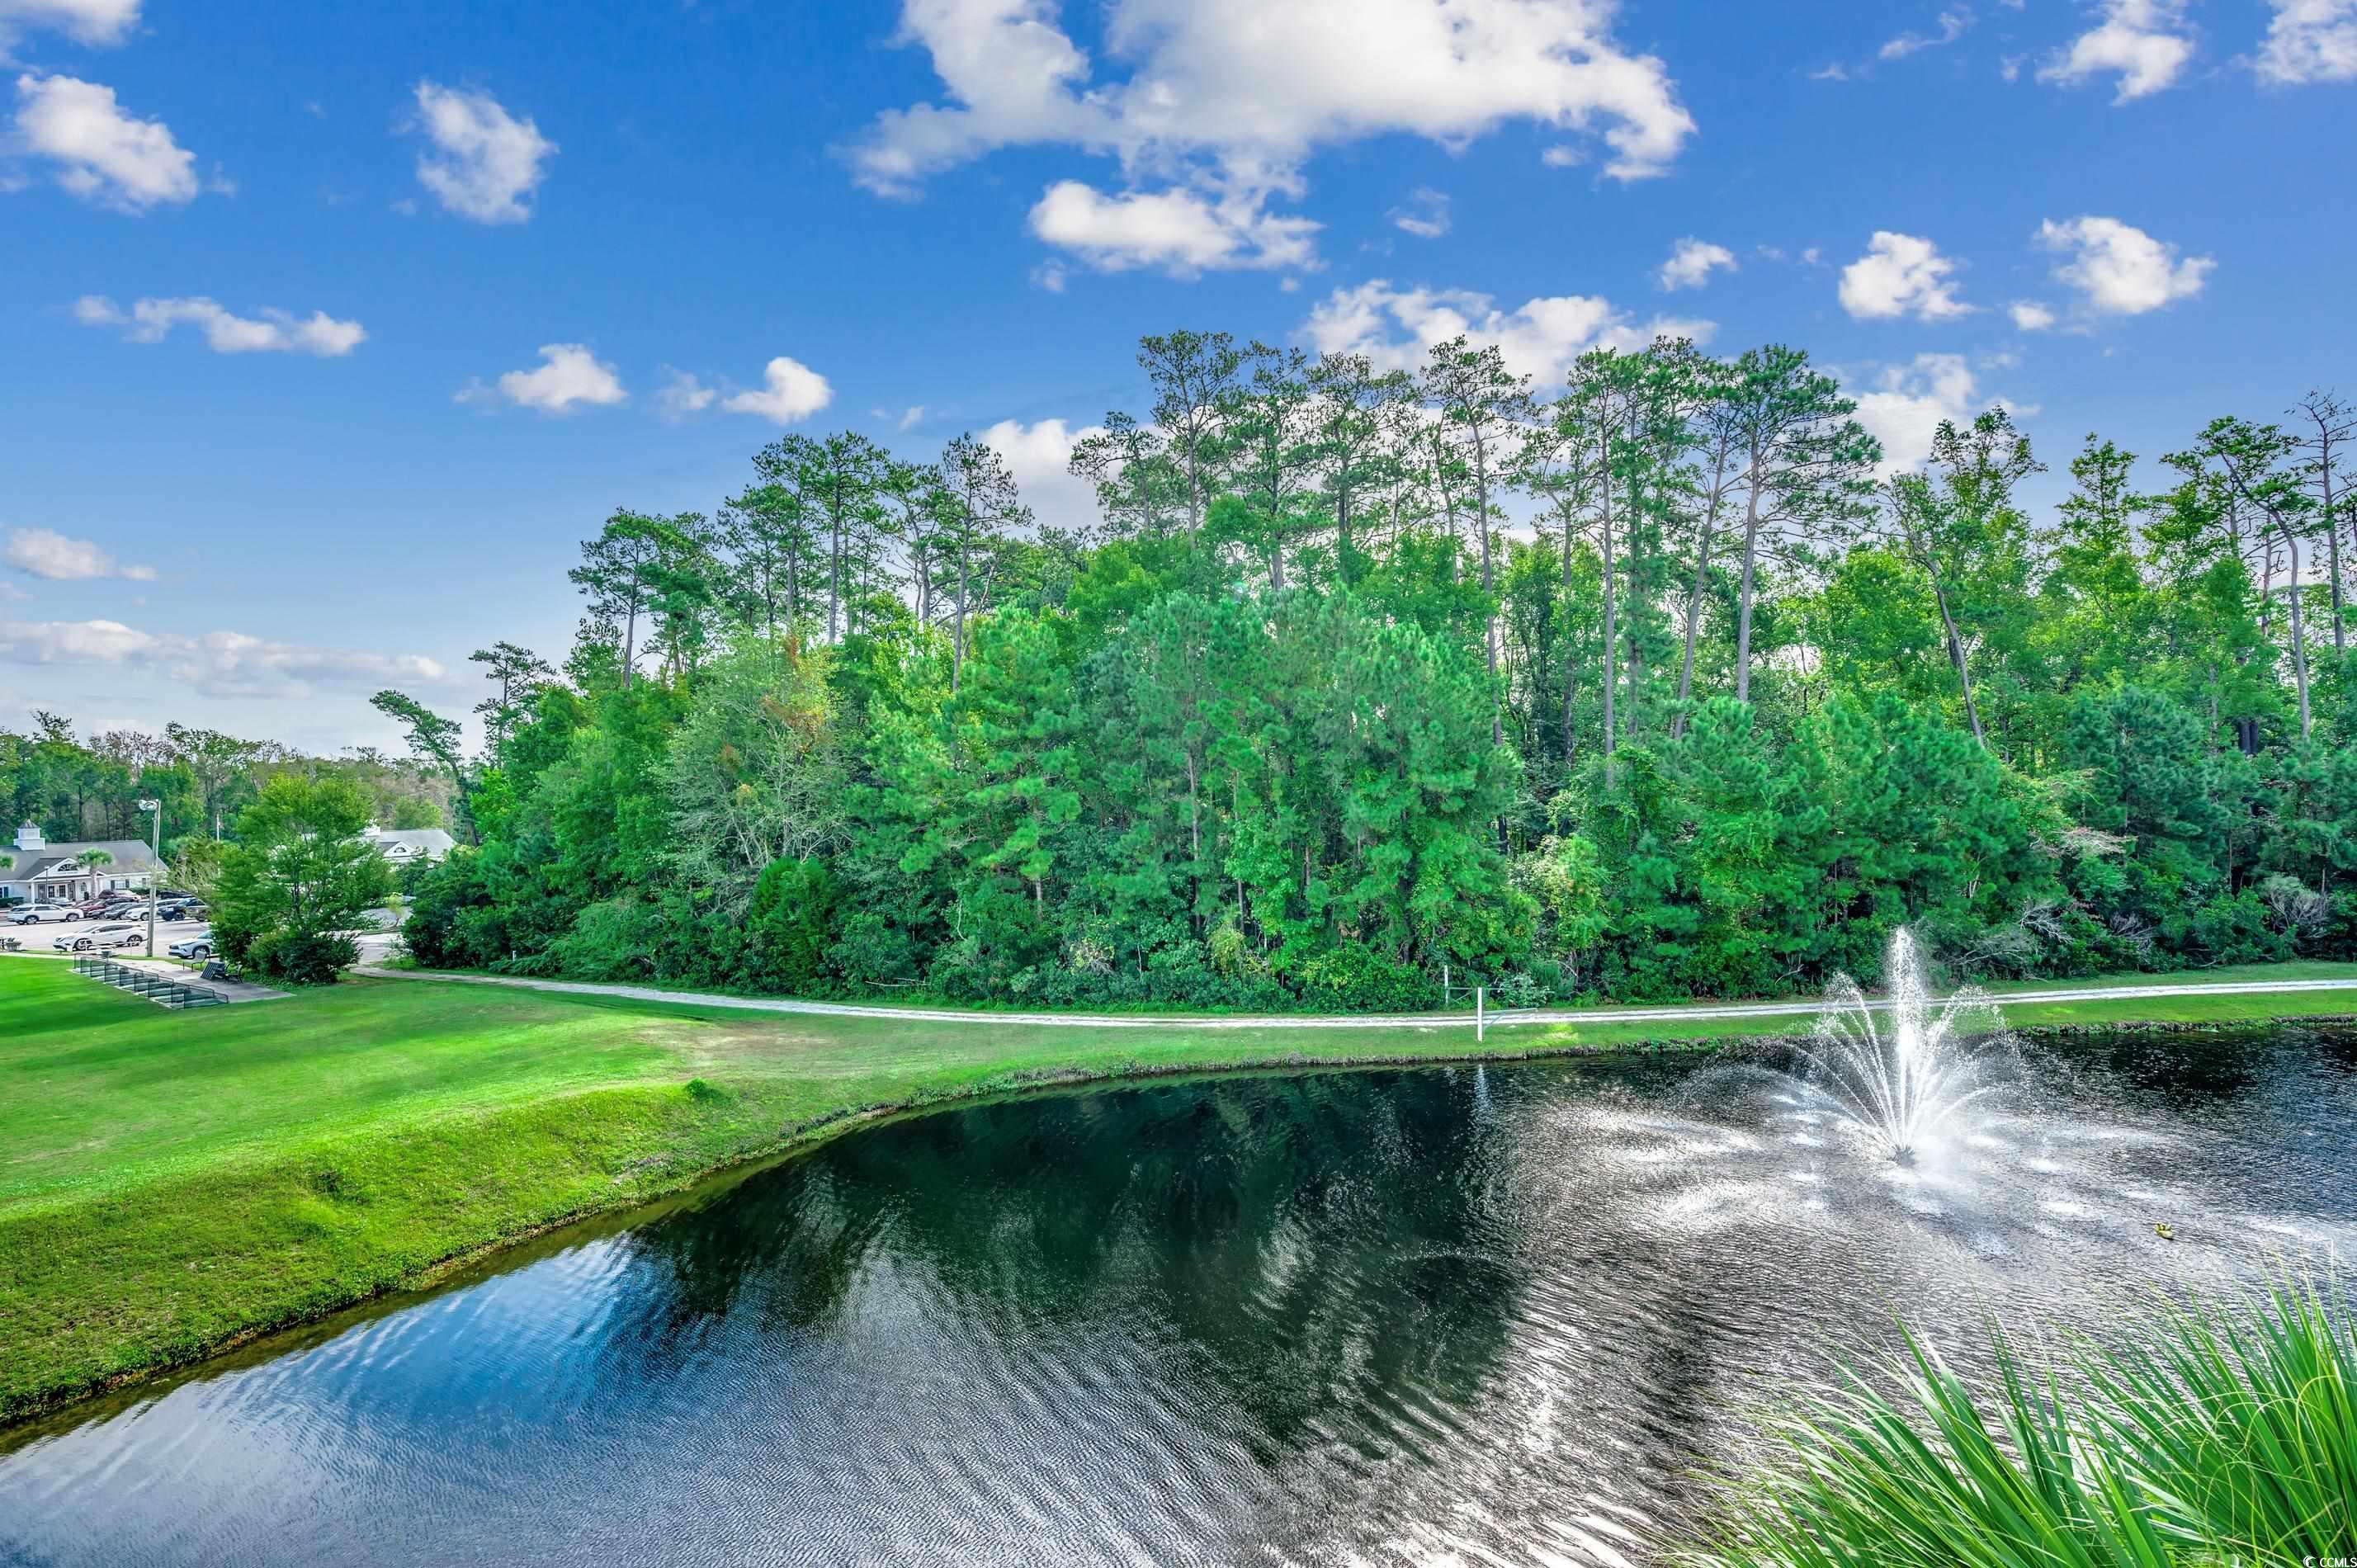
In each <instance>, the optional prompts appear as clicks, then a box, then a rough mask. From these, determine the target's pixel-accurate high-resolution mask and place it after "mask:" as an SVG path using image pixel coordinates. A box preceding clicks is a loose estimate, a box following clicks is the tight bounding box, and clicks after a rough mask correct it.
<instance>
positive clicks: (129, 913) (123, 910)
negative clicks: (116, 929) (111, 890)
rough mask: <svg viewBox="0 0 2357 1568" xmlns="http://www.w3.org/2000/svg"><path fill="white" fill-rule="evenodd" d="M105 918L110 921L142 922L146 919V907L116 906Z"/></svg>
mask: <svg viewBox="0 0 2357 1568" xmlns="http://www.w3.org/2000/svg"><path fill="white" fill-rule="evenodd" d="M106 918H108V919H110V920H144V919H145V918H147V906H146V905H145V904H117V905H116V906H115V907H114V908H112V909H110V910H108V911H107V912H106Z"/></svg>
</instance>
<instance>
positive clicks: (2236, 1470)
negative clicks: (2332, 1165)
mask: <svg viewBox="0 0 2357 1568" xmlns="http://www.w3.org/2000/svg"><path fill="white" fill-rule="evenodd" d="M2120 1338H2121V1342H2123V1343H2125V1344H2127V1345H2129V1346H2131V1347H2133V1348H2129V1349H2126V1350H2111V1349H2106V1348H2103V1347H2101V1346H2098V1345H2095V1344H2093V1343H2092V1342H2089V1341H2085V1340H2081V1341H2079V1342H2078V1343H2077V1344H2076V1346H2075V1348H2074V1349H2073V1351H2072V1354H2071V1356H2070V1358H2069V1361H2070V1364H2069V1365H2068V1366H2067V1367H2066V1368H2064V1369H2062V1377H2063V1379H2067V1380H2068V1382H2069V1383H2070V1384H2072V1386H2073V1388H2074V1392H2073V1394H2072V1397H2070V1398H2069V1399H2067V1400H2066V1399H2065V1398H2064V1397H2062V1395H2061V1393H2060V1392H2059V1391H2058V1386H2057V1385H2058V1378H2057V1377H2055V1376H2051V1375H2050V1376H2047V1377H2044V1378H2034V1377H2032V1376H2030V1375H2029V1374H2028V1373H2027V1372H2026V1371H2025V1369H2023V1367H2022V1366H2021V1364H2020V1362H2019V1361H2018V1359H2016V1357H2015V1356H2014V1354H2013V1353H2012V1351H2011V1349H2010V1348H2008V1346H2007V1344H2006V1342H2005V1340H2004V1338H2003V1337H2001V1336H2000V1337H1996V1380H1995V1384H1994V1386H1993V1387H1992V1388H1990V1389H1989V1390H1988V1391H1986V1393H1983V1392H1979V1391H1975V1390H1974V1389H1973V1388H1972V1387H1970V1386H1968V1385H1967V1384H1966V1382H1965V1381H1964V1380H1963V1379H1962V1378H1960V1377H1958V1376H1957V1375H1956V1374H1955V1373H1954V1372H1953V1370H1951V1369H1949V1368H1948V1367H1947V1366H1946V1364H1945V1363H1943V1361H1942V1360H1941V1359H1940V1357H1939V1355H1938V1353H1937V1352H1935V1351H1933V1350H1932V1349H1930V1348H1928V1347H1926V1346H1924V1345H1922V1344H1921V1343H1919V1342H1917V1341H1916V1340H1914V1339H1913V1338H1911V1337H1910V1339H1909V1340H1908V1345H1907V1351H1908V1354H1907V1358H1906V1359H1905V1360H1904V1361H1903V1362H1902V1363H1901V1364H1900V1366H1898V1367H1897V1368H1895V1369H1893V1370H1894V1372H1895V1374H1896V1381H1897V1382H1898V1384H1899V1386H1900V1389H1901V1390H1902V1391H1903V1393H1902V1396H1901V1397H1900V1399H1897V1400H1894V1399H1892V1398H1891V1397H1889V1396H1888V1395H1886V1394H1885V1393H1883V1392H1882V1391H1880V1390H1878V1388H1876V1387H1874V1386H1872V1385H1870V1384H1869V1383H1867V1381H1865V1380H1860V1379H1855V1378H1853V1379H1852V1380H1849V1381H1848V1382H1847V1383H1846V1385H1845V1386H1844V1387H1843V1388H1842V1389H1841V1390H1840V1391H1837V1392H1835V1394H1833V1395H1831V1396H1829V1397H1827V1398H1824V1399H1821V1400H1819V1401H1816V1402H1813V1407H1812V1408H1811V1409H1809V1410H1808V1411H1806V1412H1804V1413H1802V1414H1800V1415H1796V1416H1792V1417H1787V1418H1783V1419H1781V1420H1779V1421H1778V1422H1777V1423H1775V1424H1774V1426H1773V1428H1772V1430H1771V1436H1770V1455H1769V1456H1768V1462H1767V1464H1766V1465H1765V1466H1755V1467H1753V1468H1752V1469H1751V1470H1750V1471H1749V1473H1748V1474H1747V1475H1746V1476H1744V1477H1733V1476H1729V1477H1724V1478H1722V1480H1721V1481H1720V1483H1719V1486H1720V1488H1721V1498H1722V1501H1723V1502H1724V1504H1725V1507H1726V1511H1725V1516H1724V1518H1723V1520H1722V1521H1721V1524H1720V1526H1719V1527H1718V1530H1717V1535H1716V1538H1715V1539H1714V1540H1713V1541H1711V1543H1710V1544H1709V1546H1708V1547H1707V1548H1706V1549H1705V1550H1703V1551H1701V1552H1697V1553H1695V1562H1697V1563H1702V1564H1723V1565H1727V1568H1735V1565H1738V1564H1740V1565H1743V1568H1764V1565H1770V1564H1775V1565H1784V1564H1791V1565H1793V1568H1803V1565H1805V1568H1817V1565H1819V1564H1824V1565H1827V1568H1830V1565H1833V1564H1846V1563H1876V1564H1889V1565H1891V1568H1911V1565H1921V1568H1932V1565H1933V1564H1939V1565H1941V1568H1951V1565H1959V1564H1961V1565H1964V1568H1976V1565H1982V1564H1986V1565H1990V1568H1995V1565H1996V1564H2007V1565H2015V1564H2027V1563H2055V1564H2064V1563H2070V1564H2081V1563H2083V1564H2088V1565H2090V1568H2093V1565H2097V1564H2105V1565H2108V1564H2119V1565H2120V1568H2133V1565H2142V1564H2155V1565H2158V1564H2165V1563H2231V1562H2244V1563H2249V1562H2257V1563H2299V1562H2302V1561H2306V1562H2309V1563H2314V1562H2317V1561H2319V1560H2320V1559H2324V1558H2327V1557H2332V1556H2346V1555H2348V1553H2349V1550H2350V1543H2351V1542H2352V1541H2357V1325H2352V1321H2351V1318H2350V1316H2349V1312H2348V1307H2347V1303H2346V1302H2345V1300H2343V1298H2342V1297H2341V1294H2340V1293H2339V1292H2338V1291H2337V1290H2333V1291H2325V1290H2319V1289H2318V1288H2315V1287H2313V1286H2308V1285H2286V1286H2282V1287H2279V1288H2277V1289H2276V1290H2274V1291H2272V1292H2270V1293H2269V1294H2267V1295H2266V1296H2265V1297H2263V1298H2262V1299H2260V1300H2259V1301H2257V1302H2255V1303H2254V1304H2251V1305H2244V1306H2239V1307H2235V1308H2233V1309H2226V1310H2221V1309H2217V1308H2197V1309H2193V1310H2179V1309H2167V1310H2159V1311H2156V1312H2153V1313H2150V1314H2147V1316H2145V1317H2144V1319H2143V1320H2142V1321H2140V1322H2133V1323H2130V1324H2127V1325H2125V1326H2123V1327H2122V1332H2121V1335H2120ZM1910 1407H1911V1408H1910Z"/></svg>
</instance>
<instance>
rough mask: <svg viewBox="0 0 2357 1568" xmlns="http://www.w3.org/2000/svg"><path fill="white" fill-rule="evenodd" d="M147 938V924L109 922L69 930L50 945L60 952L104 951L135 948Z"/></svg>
mask: <svg viewBox="0 0 2357 1568" xmlns="http://www.w3.org/2000/svg"><path fill="white" fill-rule="evenodd" d="M145 940H147V929H146V928H145V926H133V925H125V924H123V923H120V922H107V923H102V924H100V925H95V926H84V927H83V928H82V929H81V930H78V931H68V932H66V933H65V934H64V935H63V936H60V937H59V938H58V940H56V941H53V942H51V943H50V944H49V945H50V946H51V947H53V948H55V949H57V950H58V951H59V952H104V951H105V950H107V949H109V948H135V947H137V946H138V945H139V944H140V943H141V942H144V941H145Z"/></svg>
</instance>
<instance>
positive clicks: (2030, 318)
mask: <svg viewBox="0 0 2357 1568" xmlns="http://www.w3.org/2000/svg"><path fill="white" fill-rule="evenodd" d="M2005 308H2006V313H2007V315H2009V316H2011V317H2013V324H2014V325H2015V326H2016V327H2018V328H2020V329H2021V330H2022V331H2024V332H2044V331H2046V330H2047V329H2049V328H2051V327H2052V326H2053V325H2054V312H2053V310H2052V309H2051V308H2050V307H2049V306H2043V305H2040V304H2039V303H2038V302H2037V301H2036V300H2034V299H2017V300H2015V301H2014V302H2013V303H2012V304H2011V305H2008V306H2006V307H2005Z"/></svg>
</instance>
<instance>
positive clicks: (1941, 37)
mask: <svg viewBox="0 0 2357 1568" xmlns="http://www.w3.org/2000/svg"><path fill="white" fill-rule="evenodd" d="M1972 25H1973V14H1972V11H1971V9H1970V8H1969V7H1966V6H1963V5H1952V6H1950V7H1949V8H1948V9H1946V10H1944V11H1943V12H1941V13H1940V16H1939V20H1938V22H1937V23H1936V24H1935V26H1937V27H1939V29H1940V30H1939V32H1938V34H1937V35H1933V34H1931V33H1918V32H1914V31H1911V30H1910V31H1909V32H1904V33H1901V34H1900V35H1899V36H1898V37H1897V38H1893V39H1891V40H1890V41H1889V43H1887V44H1885V45H1883V46H1882V48H1880V49H1878V50H1877V51H1876V54H1875V58H1876V59H1906V58H1907V57H1908V56H1909V55H1911V54H1917V53H1920V52H1921V51H1922V50H1924V49H1934V48H1940V47H1941V46H1943V45H1944V44H1953V43H1954V42H1955V41H1956V40H1957V39H1958V38H1963V37H1964V29H1966V28H1967V27H1971V26H1972Z"/></svg>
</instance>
